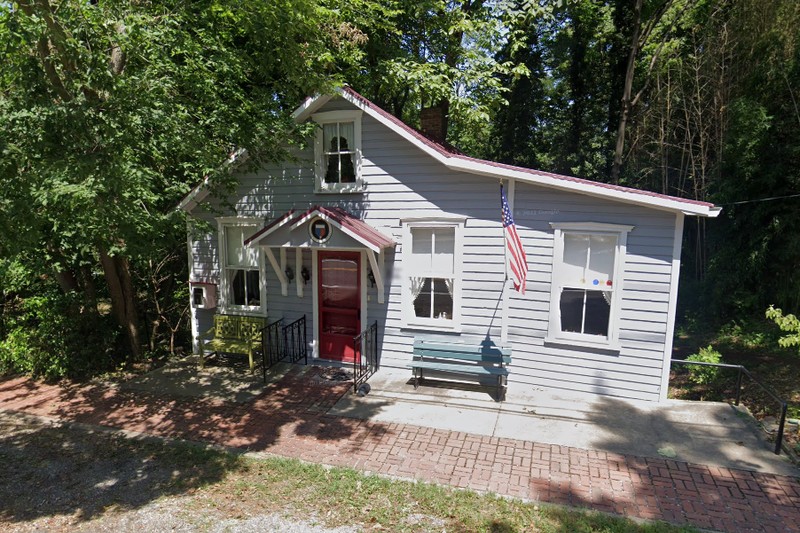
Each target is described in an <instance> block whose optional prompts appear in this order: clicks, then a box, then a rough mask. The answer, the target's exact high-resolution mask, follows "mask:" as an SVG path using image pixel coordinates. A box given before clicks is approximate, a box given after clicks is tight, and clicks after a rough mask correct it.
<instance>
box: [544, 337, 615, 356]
mask: <svg viewBox="0 0 800 533" xmlns="http://www.w3.org/2000/svg"><path fill="white" fill-rule="evenodd" d="M544 343H545V344H546V345H552V346H559V347H562V348H589V349H592V350H596V351H599V352H609V353H614V354H619V352H620V350H621V349H622V348H621V346H620V345H619V343H618V342H608V341H598V342H593V341H591V340H587V339H566V338H562V337H553V336H550V335H548V336H547V337H545V339H544Z"/></svg>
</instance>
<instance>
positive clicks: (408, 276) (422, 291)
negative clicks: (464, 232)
mask: <svg viewBox="0 0 800 533" xmlns="http://www.w3.org/2000/svg"><path fill="white" fill-rule="evenodd" d="M462 225H463V224H462V223H451V222H440V223H435V222H431V221H428V222H411V223H407V224H406V225H405V227H404V238H403V272H404V276H403V302H404V303H403V305H404V322H405V324H406V325H407V326H421V327H425V328H429V329H446V330H454V329H456V328H458V327H459V325H460V319H461V309H460V294H461V261H460V240H461V227H462Z"/></svg>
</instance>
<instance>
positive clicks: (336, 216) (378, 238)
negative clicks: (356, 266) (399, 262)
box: [245, 205, 395, 249]
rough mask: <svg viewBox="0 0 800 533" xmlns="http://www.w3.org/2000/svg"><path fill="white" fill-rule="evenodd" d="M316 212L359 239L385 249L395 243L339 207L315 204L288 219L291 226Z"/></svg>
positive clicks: (276, 222)
mask: <svg viewBox="0 0 800 533" xmlns="http://www.w3.org/2000/svg"><path fill="white" fill-rule="evenodd" d="M294 213H295V210H294V209H292V210H290V211H288V212H287V213H285V214H283V215H282V216H280V217H278V218H276V219H275V220H273V221H272V222H271V223H270V224H268V225H267V226H266V227H265V228H264V229H262V230H261V231H259V232H257V233H255V234H254V235H253V236H252V237H250V238H249V239H247V241H245V245H249V244H250V243H251V242H254V241H257V240H259V239H260V238H261V237H263V236H265V235H266V234H268V233H269V232H270V230H271V229H272V228H276V227H277V226H279V225H280V226H282V225H283V223H286V221H287V219H289V217H291V216H292V215H293V214H294ZM315 213H319V214H322V215H325V217H326V218H328V219H330V220H332V221H333V222H335V223H336V224H337V225H339V226H340V227H341V228H342V229H344V230H345V231H347V232H348V233H349V234H351V235H352V236H353V238H355V239H356V240H358V241H361V242H363V243H368V244H371V245H372V246H374V247H376V248H378V249H383V248H387V247H391V246H394V245H395V242H394V239H392V238H391V237H388V236H386V235H384V234H383V233H381V232H380V231H378V230H377V229H375V228H373V227H372V226H370V225H369V224H367V223H366V222H364V221H363V220H361V219H359V218H357V217H355V216H353V215H351V214H350V213H348V212H347V211H345V210H344V209H341V208H339V207H323V206H319V205H315V206H312V207H310V208H309V209H308V210H306V211H305V212H304V213H301V214H299V215H297V216H295V217H294V218H292V219H291V220H288V224H289V225H290V226H294V225H295V224H297V223H299V222H301V221H303V220H304V219H311V218H313V216H314V214H315Z"/></svg>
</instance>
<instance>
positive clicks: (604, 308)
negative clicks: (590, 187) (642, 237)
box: [548, 223, 632, 349]
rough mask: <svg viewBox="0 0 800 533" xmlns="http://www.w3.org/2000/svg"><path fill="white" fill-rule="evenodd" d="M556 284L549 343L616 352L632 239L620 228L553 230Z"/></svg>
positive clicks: (556, 226)
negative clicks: (628, 245)
mask: <svg viewBox="0 0 800 533" xmlns="http://www.w3.org/2000/svg"><path fill="white" fill-rule="evenodd" d="M552 226H553V228H554V229H555V235H554V238H555V241H554V247H553V283H552V289H551V298H550V326H549V331H548V340H549V341H559V340H563V341H568V342H573V343H576V344H589V345H602V346H604V347H608V348H611V349H615V348H616V347H617V343H618V330H619V328H618V327H617V324H616V321H617V317H618V315H619V302H620V300H621V298H620V287H619V283H618V280H619V278H620V275H621V272H622V270H623V264H624V260H625V250H626V241H627V234H628V232H629V231H630V230H631V229H632V227H631V226H620V225H616V224H597V223H586V224H574V223H563V224H552Z"/></svg>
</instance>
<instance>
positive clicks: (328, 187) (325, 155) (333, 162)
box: [312, 111, 363, 192]
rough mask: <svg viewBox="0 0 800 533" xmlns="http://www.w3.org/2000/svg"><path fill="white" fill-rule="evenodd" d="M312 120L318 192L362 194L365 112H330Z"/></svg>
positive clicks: (318, 115) (316, 115) (319, 114)
mask: <svg viewBox="0 0 800 533" xmlns="http://www.w3.org/2000/svg"><path fill="white" fill-rule="evenodd" d="M312 119H313V120H314V121H315V122H316V123H317V124H319V128H318V129H317V135H316V138H315V144H314V147H315V148H314V151H315V157H316V169H317V170H316V190H317V192H359V191H361V190H363V180H362V179H361V111H329V112H325V113H317V114H315V115H314V116H313V117H312Z"/></svg>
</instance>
